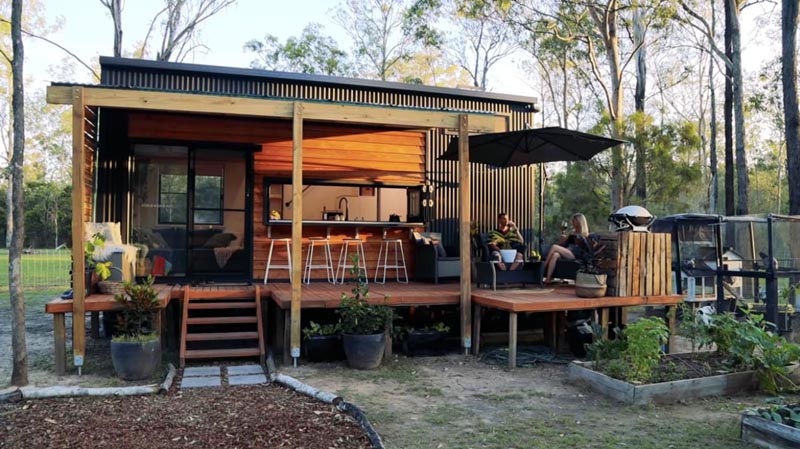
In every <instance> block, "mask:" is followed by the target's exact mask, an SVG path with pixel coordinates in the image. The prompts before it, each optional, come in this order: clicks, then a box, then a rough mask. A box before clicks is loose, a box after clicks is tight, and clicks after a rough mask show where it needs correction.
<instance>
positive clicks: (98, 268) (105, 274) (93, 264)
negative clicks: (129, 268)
mask: <svg viewBox="0 0 800 449" xmlns="http://www.w3.org/2000/svg"><path fill="white" fill-rule="evenodd" d="M105 245H106V238H105V236H104V235H103V234H101V233H99V232H98V233H96V234H95V235H93V236H92V238H90V239H89V240H87V241H86V242H85V243H84V245H83V256H84V259H86V269H87V270H89V269H92V268H93V269H94V271H95V273H97V277H98V278H100V280H101V281H104V280H106V279H108V278H109V277H110V276H111V268H112V267H111V261H110V260H108V261H105V262H97V261H96V260H94V258H93V257H92V255H93V254H94V252H95V251H96V250H98V249H102V248H103V247H105Z"/></svg>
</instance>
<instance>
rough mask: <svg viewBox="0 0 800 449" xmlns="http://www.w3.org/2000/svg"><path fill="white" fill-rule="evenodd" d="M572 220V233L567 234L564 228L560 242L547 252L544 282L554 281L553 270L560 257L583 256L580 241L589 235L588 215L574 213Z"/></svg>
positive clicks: (572, 257)
mask: <svg viewBox="0 0 800 449" xmlns="http://www.w3.org/2000/svg"><path fill="white" fill-rule="evenodd" d="M570 222H571V223H572V233H570V234H569V235H567V234H566V229H562V231H561V238H560V239H559V240H558V243H557V244H555V245H553V246H552V247H551V248H550V252H549V253H547V259H545V261H544V273H545V277H544V279H542V283H543V284H549V283H551V282H552V281H553V279H552V277H553V272H554V271H555V269H556V263H557V262H558V261H559V259H566V260H574V259H575V258H577V257H581V251H583V249H582V246H581V245H580V242H581V240H582V239H584V238H586V237H588V236H589V224H588V223H586V217H585V216H584V215H583V214H580V213H578V214H575V215H573V216H572V219H571V220H570Z"/></svg>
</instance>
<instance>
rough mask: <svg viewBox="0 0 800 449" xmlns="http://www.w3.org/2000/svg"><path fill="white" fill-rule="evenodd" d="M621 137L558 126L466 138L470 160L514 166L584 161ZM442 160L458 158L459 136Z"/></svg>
mask: <svg viewBox="0 0 800 449" xmlns="http://www.w3.org/2000/svg"><path fill="white" fill-rule="evenodd" d="M623 143H626V142H625V141H624V140H617V139H611V138H608V137H603V136H597V135H594V134H587V133H583V132H580V131H573V130H571V129H566V128H560V127H548V128H532V129H523V130H521V131H508V132H500V133H489V134H479V135H475V136H470V138H469V161H470V162H478V163H483V164H488V165H492V166H494V167H514V166H518V165H528V164H537V163H540V162H556V161H587V160H589V159H591V158H592V157H593V156H594V155H596V154H597V153H599V152H601V151H603V150H605V149H608V148H611V147H613V146H616V145H619V144H623ZM439 159H441V160H451V161H455V160H458V138H455V139H453V140H452V141H450V144H449V145H448V146H447V151H445V152H444V154H442V155H441V156H440V157H439Z"/></svg>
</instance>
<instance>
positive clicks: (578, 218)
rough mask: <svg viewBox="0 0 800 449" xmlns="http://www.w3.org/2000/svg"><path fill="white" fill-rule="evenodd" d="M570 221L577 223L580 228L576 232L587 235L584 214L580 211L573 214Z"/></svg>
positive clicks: (587, 224) (587, 229)
mask: <svg viewBox="0 0 800 449" xmlns="http://www.w3.org/2000/svg"><path fill="white" fill-rule="evenodd" d="M572 221H574V222H576V223H578V228H580V229H578V232H579V233H580V234H581V235H582V236H584V237H586V236H588V235H589V223H587V222H586V216H584V215H583V214H580V213H578V214H575V215H573V216H572Z"/></svg>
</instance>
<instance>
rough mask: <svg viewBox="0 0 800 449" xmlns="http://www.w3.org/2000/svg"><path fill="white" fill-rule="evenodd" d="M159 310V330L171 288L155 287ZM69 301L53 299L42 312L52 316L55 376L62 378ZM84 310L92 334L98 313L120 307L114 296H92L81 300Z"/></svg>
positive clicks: (170, 294) (65, 358) (65, 352)
mask: <svg viewBox="0 0 800 449" xmlns="http://www.w3.org/2000/svg"><path fill="white" fill-rule="evenodd" d="M157 288H158V289H159V292H158V302H159V308H161V310H162V313H160V314H158V317H157V320H158V322H157V323H156V324H157V326H158V327H159V328H161V323H162V314H163V310H164V309H165V308H166V307H167V304H169V301H170V299H171V298H172V287H169V286H166V285H164V286H157ZM178 291H179V290H178ZM72 303H73V300H71V299H62V298H55V299H53V300H51V301H50V302H48V303H47V304H45V306H44V311H45V312H46V313H52V314H53V344H54V352H55V368H56V375H58V376H63V375H64V373H65V372H66V371H67V326H66V322H67V320H66V315H67V314H68V313H72ZM83 306H84V310H85V311H86V312H91V313H92V329H93V333H94V332H95V331H96V328H97V326H98V323H97V315H96V314H98V313H99V312H111V311H115V310H120V308H121V307H120V305H119V303H117V302H116V301H115V300H114V295H106V294H92V295H89V296H87V297H86V298H85V299H84V300H83Z"/></svg>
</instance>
